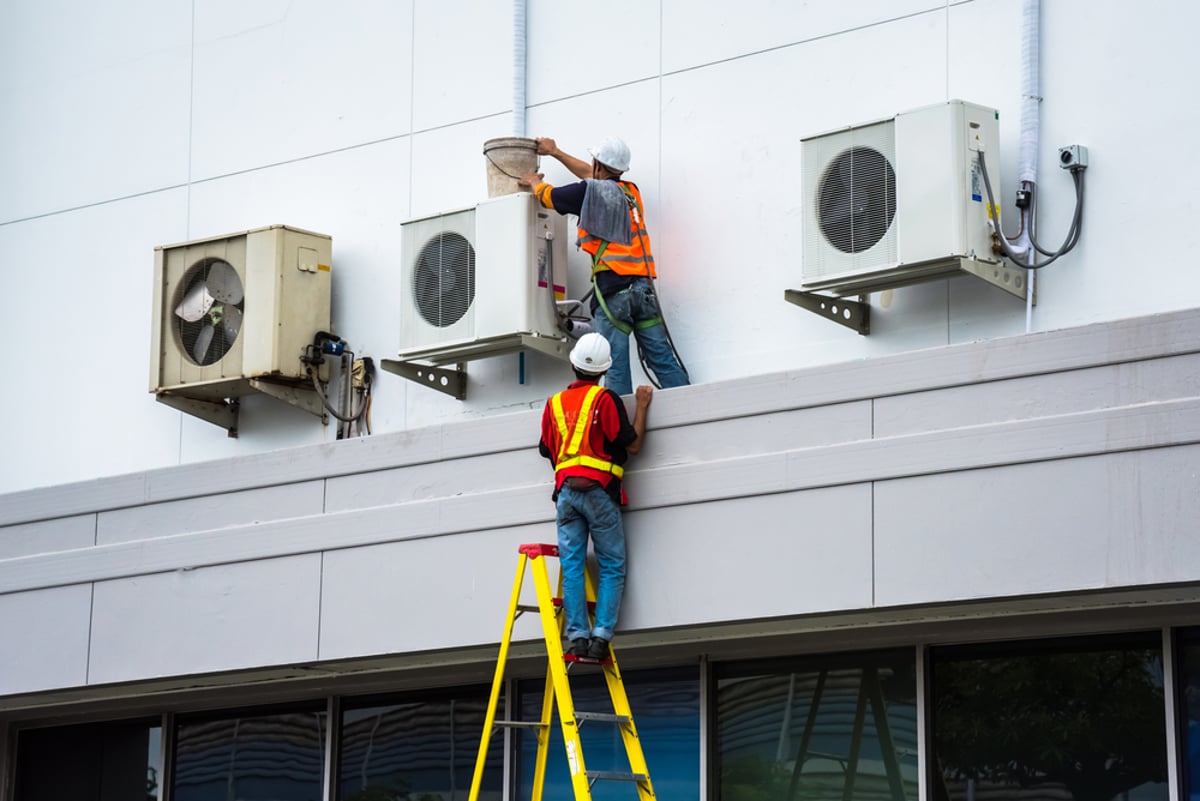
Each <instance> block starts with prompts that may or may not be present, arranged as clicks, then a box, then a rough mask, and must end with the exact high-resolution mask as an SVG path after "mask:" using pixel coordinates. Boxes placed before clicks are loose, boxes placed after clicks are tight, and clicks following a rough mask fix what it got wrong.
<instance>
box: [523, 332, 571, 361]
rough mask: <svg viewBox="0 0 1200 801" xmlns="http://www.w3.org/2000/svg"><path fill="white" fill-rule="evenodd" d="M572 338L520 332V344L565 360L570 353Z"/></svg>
mask: <svg viewBox="0 0 1200 801" xmlns="http://www.w3.org/2000/svg"><path fill="white" fill-rule="evenodd" d="M572 342H573V340H571V339H569V338H567V337H561V338H559V337H544V336H539V335H538V334H521V344H522V345H524V346H525V347H527V348H529V349H530V350H536V351H538V352H539V353H545V354H546V355H547V356H553V357H555V358H556V359H562V360H563V361H567V360H568V358H569V357H570V355H571V345H572Z"/></svg>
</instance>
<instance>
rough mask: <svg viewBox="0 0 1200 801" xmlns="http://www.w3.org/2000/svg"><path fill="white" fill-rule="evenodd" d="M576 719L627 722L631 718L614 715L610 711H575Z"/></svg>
mask: <svg viewBox="0 0 1200 801" xmlns="http://www.w3.org/2000/svg"><path fill="white" fill-rule="evenodd" d="M575 719H576V720H599V721H603V722H605V723H628V722H629V721H630V720H632V718H630V717H629V715H614V714H613V713H611V712H580V711H578V710H576V711H575Z"/></svg>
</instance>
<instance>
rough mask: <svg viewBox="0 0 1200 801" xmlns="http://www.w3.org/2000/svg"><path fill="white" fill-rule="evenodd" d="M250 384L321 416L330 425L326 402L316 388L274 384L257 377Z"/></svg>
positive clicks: (324, 424) (266, 393)
mask: <svg viewBox="0 0 1200 801" xmlns="http://www.w3.org/2000/svg"><path fill="white" fill-rule="evenodd" d="M250 386H251V387H253V388H254V389H255V390H256V391H258V392H261V393H262V394H264V395H270V396H271V397H272V398H276V399H278V400H281V401H283V402H284V403H287V404H290V405H292V406H295V407H296V408H297V409H303V410H304V411H306V412H308V413H309V414H314V415H316V416H317V417H320V418H321V425H323V426H327V425H329V415H328V414H326V413H325V404H323V403H322V402H321V399H320V397H318V396H317V391H316V390H315V389H312V388H310V387H302V386H292V385H290V384H274V383H271V382H269V381H262V380H260V379H257V378H251V379H250Z"/></svg>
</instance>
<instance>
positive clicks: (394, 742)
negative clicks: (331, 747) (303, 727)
mask: <svg viewBox="0 0 1200 801" xmlns="http://www.w3.org/2000/svg"><path fill="white" fill-rule="evenodd" d="M487 700H488V689H487V688H484V689H481V690H479V691H477V692H472V693H463V694H461V695H453V696H442V697H438V696H436V695H435V696H434V697H431V698H420V699H416V700H411V701H402V702H396V703H371V704H368V705H362V706H354V705H350V704H349V703H348V704H347V706H346V707H345V708H344V711H343V712H342V726H341V760H340V770H339V779H338V796H337V797H338V799H339V801H390V800H391V799H408V798H412V799H422V801H435V800H438V801H440V800H441V799H445V800H446V801H453V800H454V799H465V798H466V797H467V793H468V791H469V790H470V788H471V778H472V776H473V775H474V771H475V760H476V757H477V756H478V754H479V741H480V737H481V736H482V734H483V721H484V717H485V715H486V713H487ZM501 703H503V702H501ZM503 754H504V739H503V737H501V736H495V737H492V739H491V742H490V745H489V748H488V760H487V766H486V769H485V772H484V784H483V786H482V788H481V790H482V792H481V794H480V799H483V801H487V799H499V798H500V795H501V792H500V791H501V787H502V786H503V780H504V771H503Z"/></svg>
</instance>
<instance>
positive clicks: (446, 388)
mask: <svg viewBox="0 0 1200 801" xmlns="http://www.w3.org/2000/svg"><path fill="white" fill-rule="evenodd" d="M379 366H380V367H382V368H383V369H384V370H387V371H388V372H389V373H395V374H396V375H398V376H400V377H401V378H407V379H408V380H409V381H416V382H417V383H418V384H423V385H425V386H427V387H430V388H432V389H436V390H437V391H438V392H444V393H445V394H447V395H449V396H451V397H453V398H455V399H456V400H463V399H464V398H466V397H467V370H466V365H465V364H463V363H461V362H460V363H458V364H456V365H455V366H454V369H453V370H450V369H447V368H445V367H434V366H433V365H430V364H418V363H417V362H402V361H399V360H398V359H380V360H379Z"/></svg>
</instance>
